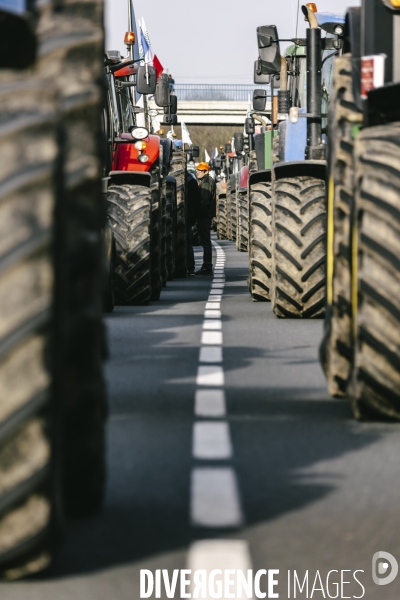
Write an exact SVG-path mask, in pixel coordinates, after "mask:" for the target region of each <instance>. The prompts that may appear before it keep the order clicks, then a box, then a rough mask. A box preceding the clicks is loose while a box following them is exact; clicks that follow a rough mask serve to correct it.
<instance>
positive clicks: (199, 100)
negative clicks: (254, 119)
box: [175, 83, 270, 125]
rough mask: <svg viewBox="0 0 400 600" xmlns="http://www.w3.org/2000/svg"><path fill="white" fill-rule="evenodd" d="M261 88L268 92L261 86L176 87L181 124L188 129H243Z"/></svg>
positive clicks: (205, 85)
mask: <svg viewBox="0 0 400 600" xmlns="http://www.w3.org/2000/svg"><path fill="white" fill-rule="evenodd" d="M260 88H265V89H268V88H266V86H260V85H259V86H257V85H240V84H237V85H236V84H218V85H212V84H190V83H188V84H176V85H175V94H176V95H177V97H178V115H179V120H180V121H184V122H185V123H187V124H188V125H189V124H190V125H243V123H244V120H245V118H246V115H247V111H248V110H249V108H251V103H252V98H253V92H254V90H255V89H260ZM269 106H270V102H269ZM269 106H268V104H267V110H268V108H269Z"/></svg>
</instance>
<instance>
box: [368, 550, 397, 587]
mask: <svg viewBox="0 0 400 600" xmlns="http://www.w3.org/2000/svg"><path fill="white" fill-rule="evenodd" d="M389 567H390V570H389ZM398 572H399V564H398V562H397V560H396V559H395V557H394V556H393V555H392V554H389V552H383V551H382V550H381V551H380V552H375V554H374V556H373V557H372V579H373V581H374V583H376V585H388V583H392V581H394V580H395V579H396V577H397V573H398ZM382 575H386V577H382Z"/></svg>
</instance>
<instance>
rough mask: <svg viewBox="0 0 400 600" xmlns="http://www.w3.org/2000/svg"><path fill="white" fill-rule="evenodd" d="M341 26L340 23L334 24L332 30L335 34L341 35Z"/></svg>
mask: <svg viewBox="0 0 400 600" xmlns="http://www.w3.org/2000/svg"><path fill="white" fill-rule="evenodd" d="M343 31H344V29H343V27H342V26H341V25H336V27H335V29H334V32H335V33H336V35H343Z"/></svg>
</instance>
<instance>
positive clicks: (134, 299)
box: [107, 184, 151, 306]
mask: <svg viewBox="0 0 400 600" xmlns="http://www.w3.org/2000/svg"><path fill="white" fill-rule="evenodd" d="M107 200H108V217H109V219H110V223H111V227H112V229H113V232H114V237H115V246H116V260H115V271H114V282H115V297H116V302H117V304H120V305H126V306H134V305H135V304H145V303H148V302H149V301H150V296H151V256H150V237H151V192H150V191H149V189H148V188H146V187H143V186H138V185H129V184H124V185H115V184H114V185H111V186H110V187H109V188H108V192H107Z"/></svg>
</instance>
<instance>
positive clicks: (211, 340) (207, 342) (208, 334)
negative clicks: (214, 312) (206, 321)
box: [201, 331, 222, 346]
mask: <svg viewBox="0 0 400 600" xmlns="http://www.w3.org/2000/svg"><path fill="white" fill-rule="evenodd" d="M201 344H202V346H222V331H203V333H202V336H201Z"/></svg>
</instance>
